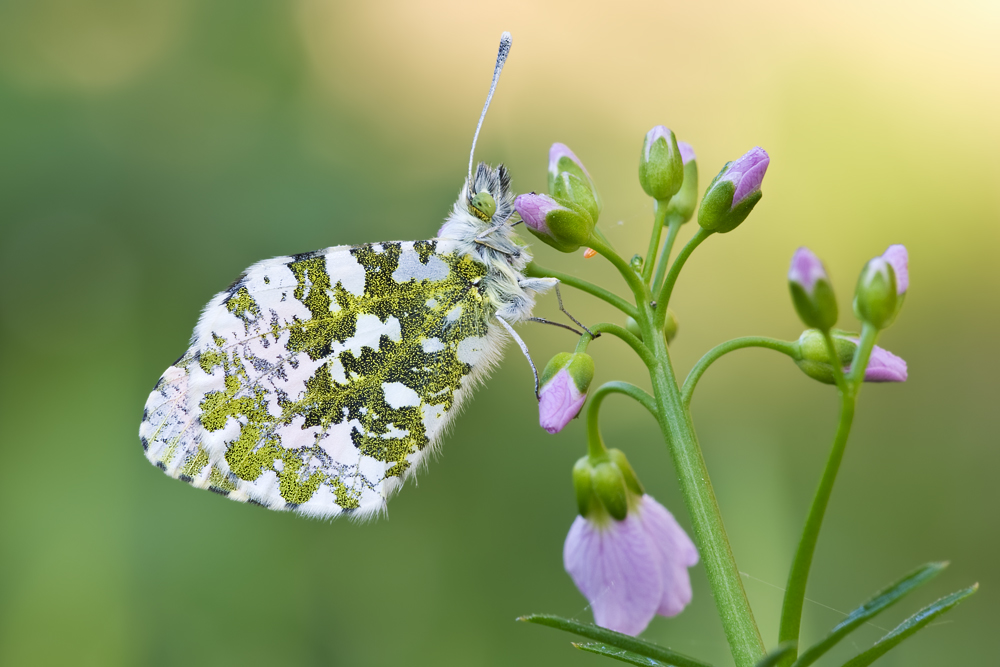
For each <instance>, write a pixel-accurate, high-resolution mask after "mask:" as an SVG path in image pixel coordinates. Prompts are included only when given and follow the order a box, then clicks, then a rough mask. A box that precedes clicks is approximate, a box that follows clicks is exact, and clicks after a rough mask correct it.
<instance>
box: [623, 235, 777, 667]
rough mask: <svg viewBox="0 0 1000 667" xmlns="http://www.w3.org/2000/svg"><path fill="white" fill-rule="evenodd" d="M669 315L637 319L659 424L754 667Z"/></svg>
mask: <svg viewBox="0 0 1000 667" xmlns="http://www.w3.org/2000/svg"><path fill="white" fill-rule="evenodd" d="M689 245H690V244H689ZM692 249H693V248H692ZM688 254H690V252H689V253H688ZM665 311H666V304H664V306H663V307H661V308H658V309H656V310H654V309H653V308H652V307H651V306H649V305H648V304H642V306H641V308H640V316H641V317H640V319H639V326H640V327H641V328H642V332H643V340H644V341H649V345H650V347H651V349H652V351H653V355H654V357H655V359H656V362H655V363H654V364H652V365H651V366H650V367H649V375H650V379H651V380H652V383H653V395H654V400H655V401H656V407H657V411H656V413H657V421H658V422H659V424H660V429H661V431H662V432H663V437H664V439H665V440H666V442H667V445H668V448H669V450H670V456H671V459H672V460H673V463H674V469H675V470H676V472H677V477H678V482H679V484H680V489H681V492H682V494H683V495H684V501H685V505H686V506H687V510H688V513H689V514H690V516H691V524H692V526H693V528H694V535H695V541H696V543H697V545H698V549H699V551H700V553H701V557H702V562H703V563H704V565H705V571H706V574H707V575H708V581H709V585H710V586H711V587H712V596H713V598H714V599H715V604H716V607H717V608H718V611H719V617H720V618H721V620H722V626H723V629H724V630H725V632H726V638H727V640H728V641H729V647H730V650H731V651H732V654H733V658H734V659H735V661H736V665H737V667H752V665H754V663H756V662H757V660H758V659H760V657H761V656H762V655H764V643H763V641H761V638H760V631H759V630H758V629H757V624H756V622H755V621H754V617H753V611H752V610H751V609H750V602H749V600H747V596H746V591H745V590H744V589H743V580H742V578H741V577H740V572H739V568H738V567H737V566H736V559H735V558H734V557H733V551H732V548H731V547H730V545H729V538H728V537H727V536H726V528H725V525H724V524H723V522H722V513H721V512H720V510H719V503H718V501H717V500H716V497H715V491H714V489H713V488H712V482H711V479H710V478H709V475H708V469H707V467H706V466H705V459H704V457H703V456H702V453H701V446H700V445H699V444H698V436H697V435H696V434H695V430H694V425H693V423H692V421H691V413H690V412H689V411H688V409H687V407H686V406H685V405H684V401H683V399H682V397H681V392H680V389H679V388H678V386H677V380H676V377H675V375H674V370H673V367H672V366H671V364H670V356H669V354H668V352H667V345H666V341H665V340H664V338H663V335H662V334H661V333H660V328H659V327H660V326H662V324H661V325H659V326H658V325H657V324H656V318H657V316H658V314H659V313H660V312H665Z"/></svg>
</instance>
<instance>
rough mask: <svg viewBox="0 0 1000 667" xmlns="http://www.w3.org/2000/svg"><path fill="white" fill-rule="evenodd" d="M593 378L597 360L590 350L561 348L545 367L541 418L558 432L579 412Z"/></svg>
mask: <svg viewBox="0 0 1000 667" xmlns="http://www.w3.org/2000/svg"><path fill="white" fill-rule="evenodd" d="M593 379H594V360H593V359H591V358H590V355H587V354H571V353H569V352H560V353H559V354H557V355H556V356H554V357H552V359H551V360H550V361H549V363H548V364H546V366H545V370H543V371H542V377H541V389H539V391H538V422H539V424H540V425H541V427H542V428H544V429H545V430H546V431H548V432H549V433H558V432H559V431H561V430H563V428H565V427H566V424H568V423H569V422H570V420H571V419H573V418H574V417H576V416H577V415H578V414H579V413H580V408H582V407H583V404H584V403H585V402H586V400H587V389H588V388H589V387H590V382H591V381H592V380H593Z"/></svg>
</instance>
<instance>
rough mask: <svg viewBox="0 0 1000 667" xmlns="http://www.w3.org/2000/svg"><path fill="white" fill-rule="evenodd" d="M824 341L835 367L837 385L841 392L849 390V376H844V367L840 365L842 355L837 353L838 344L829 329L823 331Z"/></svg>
mask: <svg viewBox="0 0 1000 667" xmlns="http://www.w3.org/2000/svg"><path fill="white" fill-rule="evenodd" d="M822 333H823V342H824V343H825V344H826V354H827V356H828V357H829V358H830V366H832V367H833V381H834V384H836V385H837V389H839V390H840V393H841V394H843V393H846V392H847V378H845V377H844V369H843V368H841V367H840V355H839V354H837V346H836V345H835V344H834V342H833V336H832V335H831V334H830V331H829V329H828V330H826V331H823V332H822Z"/></svg>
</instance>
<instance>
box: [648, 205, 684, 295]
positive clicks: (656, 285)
mask: <svg viewBox="0 0 1000 667" xmlns="http://www.w3.org/2000/svg"><path fill="white" fill-rule="evenodd" d="M683 224H684V219H683V218H681V217H680V216H676V215H675V216H671V218H670V222H669V224H668V226H667V240H666V242H665V243H664V244H663V250H661V251H660V261H659V262H657V264H656V276H655V277H654V278H653V285H652V289H653V294H657V293H658V292H659V291H660V286H661V285H663V279H664V278H665V277H666V275H667V266H668V265H669V264H670V253H671V252H673V250H674V242H675V241H676V240H677V232H679V231H680V230H681V225H683Z"/></svg>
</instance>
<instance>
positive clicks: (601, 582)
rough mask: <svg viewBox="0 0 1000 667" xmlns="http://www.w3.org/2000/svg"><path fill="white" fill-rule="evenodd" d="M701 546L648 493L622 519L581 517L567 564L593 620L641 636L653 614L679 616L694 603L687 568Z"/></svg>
mask: <svg viewBox="0 0 1000 667" xmlns="http://www.w3.org/2000/svg"><path fill="white" fill-rule="evenodd" d="M697 562H698V550H697V549H696V548H695V546H694V544H693V543H692V542H691V539H690V538H689V537H688V536H687V533H685V532H684V529H683V528H681V527H680V525H678V523H677V521H676V520H675V519H674V517H673V515H671V514H670V512H669V511H667V509H666V508H665V507H663V505H661V504H660V503H658V502H656V501H655V500H654V499H653V498H652V497H650V496H648V495H643V496H642V498H641V500H640V501H639V504H638V506H637V507H635V508H634V509H631V510H630V511H629V513H628V515H627V516H626V517H625V519H624V520H623V521H615V520H614V519H612V518H610V517H605V518H604V519H603V521H594V520H591V519H588V518H585V517H583V516H577V518H576V520H575V521H574V522H573V526H572V527H571V528H570V531H569V535H567V536H566V544H565V546H564V548H563V564H564V565H565V567H566V571H567V572H568V573H569V575H570V577H572V578H573V583H574V584H576V587H577V588H578V589H580V592H581V593H583V595H584V597H586V598H587V600H588V601H589V602H590V605H591V607H592V609H593V611H594V622H595V623H597V624H598V625H600V626H603V627H605V628H610V629H611V630H616V631H618V632H623V633H625V634H629V635H637V634H639V633H640V632H642V631H643V630H645V629H646V626H647V625H649V622H650V621H651V620H652V619H653V616H655V615H656V614H660V615H661V616H676V615H677V614H679V613H680V612H681V611H683V610H684V607H686V606H687V604H688V603H689V602H690V601H691V580H690V577H689V576H688V570H687V568H689V567H692V566H693V565H695V564H697Z"/></svg>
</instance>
